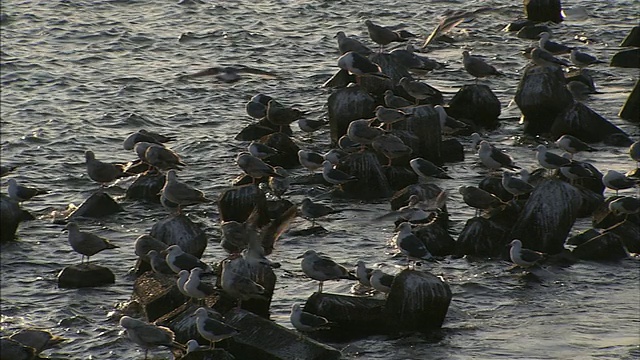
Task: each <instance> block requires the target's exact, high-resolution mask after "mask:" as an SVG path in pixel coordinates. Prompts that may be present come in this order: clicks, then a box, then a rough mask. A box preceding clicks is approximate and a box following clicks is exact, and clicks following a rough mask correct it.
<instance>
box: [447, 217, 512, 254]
mask: <svg viewBox="0 0 640 360" xmlns="http://www.w3.org/2000/svg"><path fill="white" fill-rule="evenodd" d="M509 230H510V229H508V228H504V227H503V226H501V225H499V224H497V223H496V222H494V221H492V220H490V219H486V218H483V217H473V218H471V219H469V220H467V223H466V224H465V225H464V229H462V232H460V235H458V240H457V241H456V255H458V256H464V255H470V256H477V257H483V258H484V257H497V256H499V255H501V254H502V253H503V252H504V249H505V246H506V245H507V244H508V243H509V241H510V240H509V239H507V235H508V233H509Z"/></svg>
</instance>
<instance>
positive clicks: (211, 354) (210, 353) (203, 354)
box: [177, 341, 236, 360]
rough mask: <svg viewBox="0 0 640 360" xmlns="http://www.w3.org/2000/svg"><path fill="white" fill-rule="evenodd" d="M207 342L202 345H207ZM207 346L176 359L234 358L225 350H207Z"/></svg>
mask: <svg viewBox="0 0 640 360" xmlns="http://www.w3.org/2000/svg"><path fill="white" fill-rule="evenodd" d="M207 343H208V341H207V342H203V344H207ZM207 347H208V346H207V345H204V347H203V349H199V350H196V351H192V352H190V353H188V354H185V355H184V356H183V357H180V358H177V359H179V360H235V359H236V357H235V356H233V355H231V353H229V352H228V351H227V350H225V349H217V348H213V349H207Z"/></svg>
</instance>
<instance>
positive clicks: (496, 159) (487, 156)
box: [478, 140, 520, 170]
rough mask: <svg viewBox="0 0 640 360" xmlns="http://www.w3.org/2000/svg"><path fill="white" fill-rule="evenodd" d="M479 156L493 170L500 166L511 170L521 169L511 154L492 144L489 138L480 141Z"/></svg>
mask: <svg viewBox="0 0 640 360" xmlns="http://www.w3.org/2000/svg"><path fill="white" fill-rule="evenodd" d="M478 157H479V158H480V161H481V162H482V164H483V165H484V166H486V167H488V168H489V169H491V170H498V169H500V168H506V169H511V170H515V169H520V167H519V166H517V165H516V164H514V163H513V158H512V157H511V156H509V155H508V154H506V153H505V152H503V151H502V150H500V149H498V148H496V147H495V146H493V145H491V144H490V143H489V142H488V141H487V140H482V141H480V147H479V148H478Z"/></svg>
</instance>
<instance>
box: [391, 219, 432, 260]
mask: <svg viewBox="0 0 640 360" xmlns="http://www.w3.org/2000/svg"><path fill="white" fill-rule="evenodd" d="M393 242H394V243H395V245H396V247H397V248H398V250H400V253H402V254H403V255H405V256H407V258H408V259H409V262H411V261H412V260H427V261H433V260H434V259H433V256H432V255H431V253H430V252H429V249H427V246H426V245H425V244H424V243H423V242H422V240H420V239H419V238H418V237H417V236H416V235H415V234H414V233H413V232H412V231H411V224H410V223H408V222H406V221H405V222H403V223H401V224H400V225H398V233H397V234H395V235H394V236H393Z"/></svg>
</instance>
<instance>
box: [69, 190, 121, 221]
mask: <svg viewBox="0 0 640 360" xmlns="http://www.w3.org/2000/svg"><path fill="white" fill-rule="evenodd" d="M122 210H123V209H122V206H120V204H118V203H117V202H116V201H115V200H113V198H112V197H111V196H110V195H109V194H107V193H105V192H103V191H98V192H96V193H93V194H91V196H89V198H88V199H87V200H85V201H84V202H83V203H82V204H80V206H79V207H78V208H77V209H76V210H75V211H74V212H72V213H71V214H70V215H69V216H68V217H67V219H68V220H69V219H75V218H77V217H89V218H100V217H104V216H109V215H113V214H115V213H117V212H120V211H122Z"/></svg>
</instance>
